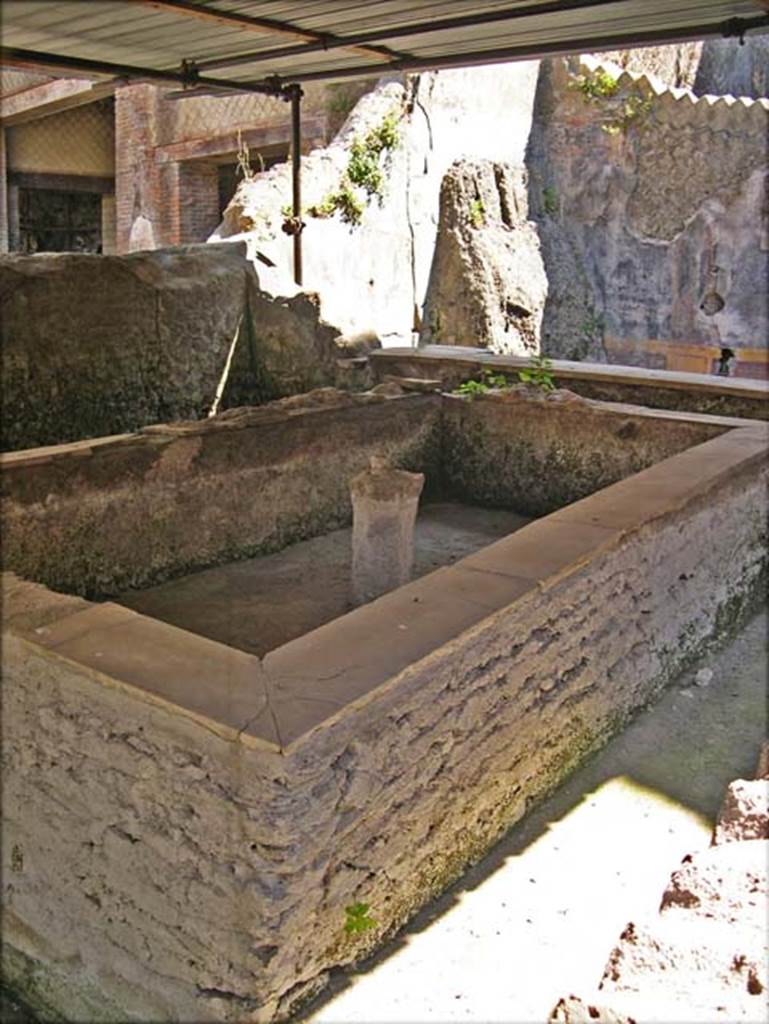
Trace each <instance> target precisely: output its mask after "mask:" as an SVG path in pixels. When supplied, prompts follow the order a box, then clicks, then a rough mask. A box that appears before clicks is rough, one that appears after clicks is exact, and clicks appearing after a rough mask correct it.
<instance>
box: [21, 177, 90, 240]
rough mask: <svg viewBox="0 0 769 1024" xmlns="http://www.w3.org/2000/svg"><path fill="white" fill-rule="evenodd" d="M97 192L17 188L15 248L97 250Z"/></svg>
mask: <svg viewBox="0 0 769 1024" xmlns="http://www.w3.org/2000/svg"><path fill="white" fill-rule="evenodd" d="M101 198H102V197H101V194H100V193H98V192H65V191H61V190H58V189H36V188H20V189H19V251H20V252H23V253H36V252H101V247H102V237H101Z"/></svg>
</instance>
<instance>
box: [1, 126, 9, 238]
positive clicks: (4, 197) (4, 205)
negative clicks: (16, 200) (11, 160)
mask: <svg viewBox="0 0 769 1024" xmlns="http://www.w3.org/2000/svg"><path fill="white" fill-rule="evenodd" d="M0 252H8V175H7V173H6V164H5V129H4V128H0Z"/></svg>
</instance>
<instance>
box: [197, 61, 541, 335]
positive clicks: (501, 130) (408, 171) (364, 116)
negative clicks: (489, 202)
mask: <svg viewBox="0 0 769 1024" xmlns="http://www.w3.org/2000/svg"><path fill="white" fill-rule="evenodd" d="M536 74H537V62H535V61H529V62H521V63H516V64H508V65H497V66H494V67H488V68H473V69H470V70H453V71H445V72H437V73H430V74H422V75H415V76H410V77H409V78H408V79H406V80H405V81H403V80H400V79H398V80H387V79H383V80H382V81H381V82H380V83H379V84H378V85H377V87H376V88H375V89H373V90H372V91H371V92H369V93H367V94H366V95H364V96H363V97H362V99H361V100H360V101H359V102H358V104H357V105H356V107H355V109H354V110H353V112H352V114H351V115H350V117H349V118H348V120H347V121H346V123H345V125H344V126H343V127H342V129H341V131H340V133H339V134H338V136H337V137H336V138H335V139H334V140H333V142H332V143H331V144H330V145H329V146H327V147H326V148H325V149H317V150H314V151H313V152H311V153H310V154H309V155H308V156H307V157H305V158H304V159H303V161H302V167H303V203H304V206H305V208H306V209H307V210H309V209H310V208H311V207H313V206H315V205H318V204H321V203H322V202H323V200H324V199H325V198H326V196H327V195H328V194H329V193H331V192H333V191H334V190H336V189H338V188H339V185H340V181H341V179H342V176H343V174H344V172H345V170H346V168H347V164H348V160H349V156H350V148H351V146H352V143H353V141H354V140H355V139H356V138H357V139H363V138H364V137H365V135H366V133H367V132H368V131H370V130H371V129H372V128H376V127H377V126H379V125H380V124H381V123H382V121H383V119H384V118H385V117H387V116H388V115H394V116H395V117H397V119H398V134H399V141H398V145H397V146H396V147H395V148H394V149H393V150H392V151H391V152H390V153H389V154H387V155H385V156H383V158H382V162H381V168H382V171H383V174H384V189H383V194H382V198H381V203H380V202H379V201H378V200H377V199H376V198H372V199H370V200H368V201H366V196H365V193H363V192H362V191H361V192H360V193H359V198H360V199H361V200H362V201H363V202H364V212H363V216H362V220H361V222H360V224H359V225H354V226H350V225H348V224H346V223H344V222H343V221H342V219H341V217H340V215H339V214H335V215H334V216H332V217H330V218H325V219H323V218H319V217H313V216H311V215H310V214H309V213H307V214H306V215H305V216H304V218H303V219H304V221H305V223H306V227H305V229H304V231H303V234H302V242H303V249H304V279H305V285H306V287H308V288H311V289H312V290H314V291H317V292H318V293H319V294H320V296H321V303H322V313H323V316H324V317H325V318H326V319H329V320H331V321H332V322H333V323H336V324H338V325H339V327H340V328H341V329H342V330H343V331H344V332H355V331H362V330H374V331H375V332H376V333H377V334H378V335H379V336H380V337H382V338H383V339H385V340H386V339H387V337H388V336H396V337H403V336H408V337H409V338H410V336H411V332H412V330H413V329H418V327H419V321H420V317H421V313H422V306H423V303H424V298H425V292H426V289H427V280H428V276H429V273H430V266H431V262H432V257H433V249H434V245H435V236H436V230H437V224H438V203H439V191H440V183H441V180H442V178H443V176H444V174H445V173H446V171H447V170H448V168H449V166H450V165H451V164H452V163H453V161H454V160H456V159H458V158H461V157H465V156H466V157H471V156H472V157H475V158H487V159H491V160H506V161H509V162H511V163H513V164H521V163H522V161H523V155H524V148H525V144H526V139H527V137H528V133H529V126H530V123H531V110H532V105H533V101H534V90H535V86H536ZM490 96H493V97H494V102H493V103H490V102H489V97H490ZM290 202H291V170H290V167H289V165H288V164H282V165H279V166H278V167H275V168H272V169H271V170H270V171H268V172H267V173H266V174H265V175H261V176H260V177H259V178H258V179H257V180H256V181H254V182H253V183H244V184H243V185H242V186H241V187H240V189H239V190H238V192H237V193H236V195H235V197H234V199H233V201H232V203H231V204H230V206H229V207H228V209H227V210H226V211H225V215H224V220H223V222H222V224H221V225H220V227H219V229H218V230H217V231H216V232H215V233H214V235H213V236H212V240H214V241H218V240H221V239H223V238H234V237H240V235H241V233H242V234H243V237H245V238H247V240H248V242H249V247H250V251H251V252H252V254H253V253H255V252H256V251H257V250H261V251H262V252H264V253H265V254H266V255H267V256H268V257H269V258H270V259H271V260H272V261H273V262H274V263H275V264H276V271H275V272H274V273H273V274H272V275H265V274H263V273H262V270H261V268H260V277H262V279H263V280H264V282H265V285H264V286H265V287H266V288H268V289H269V290H270V291H272V292H273V293H274V294H280V295H291V294H293V293H294V291H295V286H294V285H293V283H292V281H293V271H292V256H291V253H292V242H291V239H289V238H287V237H286V236H285V235H284V234H283V233H282V231H281V224H282V221H283V214H282V212H281V211H282V209H283V208H285V207H286V206H287V205H289V204H290Z"/></svg>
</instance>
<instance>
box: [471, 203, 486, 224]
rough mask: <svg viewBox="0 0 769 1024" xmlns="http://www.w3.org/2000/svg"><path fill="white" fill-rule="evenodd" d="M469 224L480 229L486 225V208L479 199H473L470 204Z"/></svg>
mask: <svg viewBox="0 0 769 1024" xmlns="http://www.w3.org/2000/svg"><path fill="white" fill-rule="evenodd" d="M470 222H471V223H472V225H473V227H474V228H482V227H483V225H484V224H485V223H486V207H485V206H484V205H483V200H482V199H481V198H478V199H473V201H472V203H470Z"/></svg>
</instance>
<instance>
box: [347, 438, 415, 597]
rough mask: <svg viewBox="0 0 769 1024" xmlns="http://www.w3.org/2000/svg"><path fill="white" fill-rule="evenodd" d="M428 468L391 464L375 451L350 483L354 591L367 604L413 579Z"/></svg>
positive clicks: (355, 595) (353, 594)
mask: <svg viewBox="0 0 769 1024" xmlns="http://www.w3.org/2000/svg"><path fill="white" fill-rule="evenodd" d="M424 482H425V478H424V474H423V473H407V472H406V471H405V470H402V469H391V468H389V467H388V465H387V463H386V461H385V460H384V459H382V458H380V457H379V456H373V457H372V459H371V467H370V468H369V469H367V470H364V471H363V472H362V473H359V474H358V476H356V477H353V479H352V481H351V483H350V493H351V495H352V508H353V528H352V597H353V601H354V602H355V604H365V603H366V602H367V601H372V600H373V599H374V598H375V597H379V595H380V594H385V593H387V591H388V590H394V589H395V588H396V587H400V586H402V585H403V584H404V583H408V582H409V580H410V579H411V571H412V567H413V563H414V521H415V520H416V515H417V505H418V504H419V495H420V494H421V493H422V487H423V486H424Z"/></svg>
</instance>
